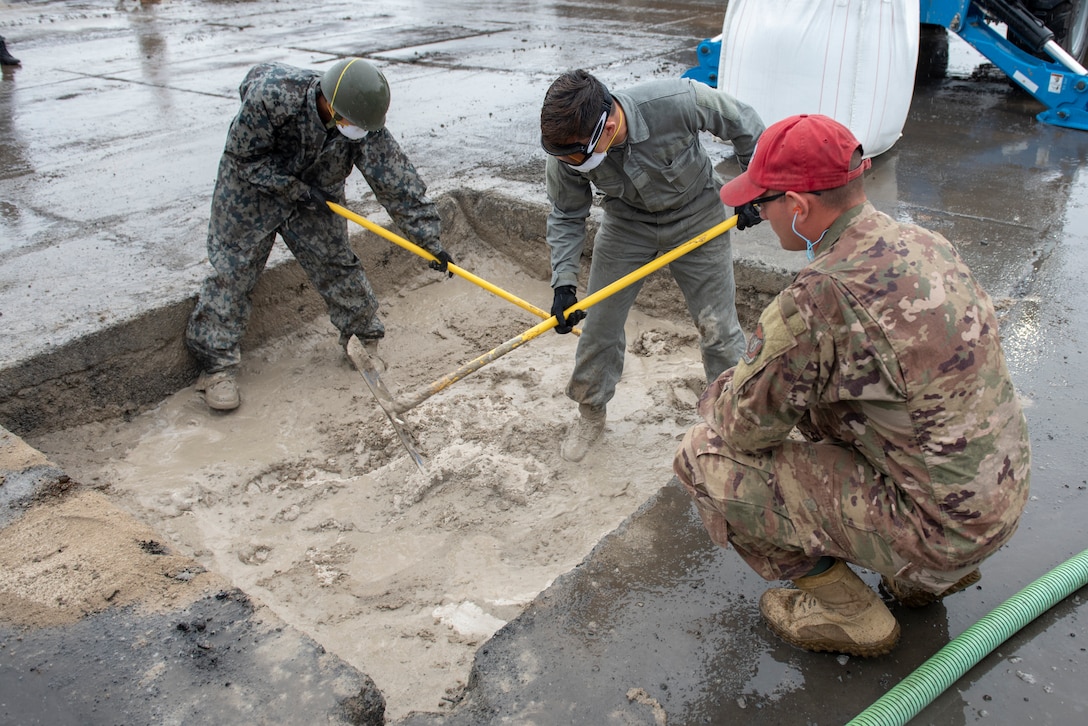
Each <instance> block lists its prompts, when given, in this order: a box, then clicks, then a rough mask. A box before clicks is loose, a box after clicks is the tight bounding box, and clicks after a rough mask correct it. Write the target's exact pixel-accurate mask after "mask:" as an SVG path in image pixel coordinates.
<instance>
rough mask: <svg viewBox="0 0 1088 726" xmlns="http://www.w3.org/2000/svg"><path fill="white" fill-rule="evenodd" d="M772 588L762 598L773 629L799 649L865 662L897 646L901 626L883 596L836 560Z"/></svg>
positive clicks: (762, 605)
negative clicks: (786, 585) (789, 584)
mask: <svg viewBox="0 0 1088 726" xmlns="http://www.w3.org/2000/svg"><path fill="white" fill-rule="evenodd" d="M793 584H794V585H796V586H797V588H798V589H795V590H791V589H786V588H773V589H771V590H768V591H767V592H765V593H763V597H761V598H760V599H759V611H760V612H761V613H762V614H763V618H764V619H765V620H766V621H767V624H768V625H769V626H770V628H771V630H773V631H774V632H775V634H776V635H778V637H780V638H782V639H783V640H785V641H786V642H787V643H790V644H792V645H796V646H797V647H798V648H804V649H805V650H814V651H828V652H831V653H846V654H847V655H855V656H859V657H863V658H867V657H870V656H875V655H884V654H885V653H888V652H890V651H891V650H892V648H894V647H895V646H896V643H898V642H899V623H897V622H896V621H895V616H894V615H892V614H891V611H890V610H888V608H887V606H885V605H884V603H883V602H882V601H881V599H880V597H879V596H878V595H877V594H876V593H875V592H873V590H872V589H871V588H870V587H869V586H868V585H866V584H865V582H864V581H863V580H862V579H861V578H860V577H858V576H857V574H855V573H854V571H853V570H851V569H850V568H849V567H847V565H846V563H845V562H843V561H842V560H837V561H836V562H835V564H834V565H832V566H831V568H830V569H828V570H827V571H826V572H821V573H820V574H818V575H810V576H807V577H801V578H798V579H797V580H795V581H794V583H793Z"/></svg>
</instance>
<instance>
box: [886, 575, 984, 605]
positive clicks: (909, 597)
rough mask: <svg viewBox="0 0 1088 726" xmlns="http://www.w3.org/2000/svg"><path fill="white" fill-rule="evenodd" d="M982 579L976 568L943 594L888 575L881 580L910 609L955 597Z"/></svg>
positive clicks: (889, 591) (893, 595)
mask: <svg viewBox="0 0 1088 726" xmlns="http://www.w3.org/2000/svg"><path fill="white" fill-rule="evenodd" d="M981 579H982V573H981V572H979V571H978V569H977V568H976V569H974V570H971V571H970V572H968V573H967V574H966V575H964V576H963V577H961V578H960V579H959V580H957V581H956V584H954V585H952V586H951V587H949V588H948V589H947V590H945V591H944V592H941V593H934V592H930V591H929V590H923V589H922V588H920V587H918V586H917V585H915V584H914V583H912V582H907V581H906V580H896V579H895V578H892V577H888V576H887V575H884V576H883V577H882V578H881V584H882V585H884V589H885V590H887V591H888V593H889V594H890V595H891V596H892V597H894V598H895V599H896V600H898V601H899V603H900V604H901V605H905V606H906V607H908V608H924V607H925V606H926V605H932V604H933V603H935V602H937V601H938V600H943V599H944V598H946V597H948V596H949V595H953V594H955V593H957V592H959V591H961V590H966V589H967V588H969V587H971V585H974V584H975V583H976V582H978V581H979V580H981Z"/></svg>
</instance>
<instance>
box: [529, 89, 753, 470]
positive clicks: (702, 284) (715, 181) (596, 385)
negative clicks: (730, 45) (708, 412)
mask: <svg viewBox="0 0 1088 726" xmlns="http://www.w3.org/2000/svg"><path fill="white" fill-rule="evenodd" d="M702 131H707V132H710V133H711V134H713V135H715V136H717V137H718V138H720V139H722V140H723V141H730V142H732V144H733V148H734V149H735V150H736V156H737V160H738V161H739V162H740V164H741V166H742V167H745V166H747V164H748V160H749V159H750V158H751V156H752V152H753V150H754V149H755V145H756V139H757V138H758V137H759V135H760V133H762V132H763V122H762V121H761V120H760V118H759V115H758V114H757V113H756V112H755V110H753V109H752V108H751V107H750V106H748V105H746V104H744V103H741V102H740V101H738V100H736V99H735V98H733V97H732V96H729V95H727V94H726V93H724V92H722V91H716V90H714V89H713V88H711V87H709V86H707V85H705V84H702V83H698V82H693V81H689V80H686V79H669V80H660V81H651V82H649V83H642V84H639V85H637V86H633V87H631V88H629V89H627V90H625V91H622V92H619V91H617V92H616V93H610V92H609V91H608V89H607V88H605V85H604V84H603V83H601V82H600V81H599V80H597V79H596V78H594V77H593V76H592V75H590V74H589V73H587V72H585V71H582V70H578V71H570V72H568V73H564V74H563V75H561V76H560V77H559V78H558V79H556V80H555V81H554V82H553V83H552V85H551V87H550V88H549V89H548V93H547V95H546V96H545V98H544V105H543V108H542V109H541V112H540V133H541V144H542V145H543V147H544V150H545V151H546V152H547V153H548V154H549V156H548V160H547V167H546V169H547V171H546V180H547V189H548V199H549V200H550V201H551V204H552V208H551V213H550V214H549V215H548V231H547V235H548V245H549V247H550V248H551V263H552V280H551V283H552V288H553V291H554V300H553V303H552V311H551V312H552V314H553V315H555V316H556V317H557V318H558V320H559V324H558V325H557V326H556V331H557V332H559V333H569V332H570V331H571V327H572V326H573V325H574V324H575V323H577V322H578V321H579V320H581V319H582V317H585V321H586V323H585V328H584V330H583V334H582V337H581V339H580V340H579V341H578V351H577V353H576V356H575V361H574V371H573V373H572V374H571V378H570V382H569V383H568V384H567V396H568V397H570V398H571V399H573V400H574V401H577V402H578V404H579V407H578V408H579V413H580V416H579V418H578V420H577V421H576V422H575V423H574V425H573V426H572V427H571V428H570V430H569V431H568V433H567V436H566V439H565V440H564V442H563V445H562V448H561V454H562V456H563V458H564V459H567V460H568V461H580V460H581V459H582V458H583V457H584V456H585V455H586V453H587V452H588V450H589V447H590V446H591V445H592V444H593V442H594V441H596V439H597V437H599V436H600V435H601V432H602V431H603V430H604V423H605V405H606V404H607V403H608V401H609V400H611V398H612V396H613V395H614V394H615V392H616V383H617V382H618V381H619V378H620V374H621V373H622V372H623V356H624V348H625V347H626V338H625V336H624V331H623V326H624V323H625V321H626V320H627V313H628V311H629V310H630V309H631V305H632V304H633V303H634V302H635V297H636V296H637V295H638V291H639V289H640V287H641V285H640V284H639V283H635V284H634V285H630V286H628V287H626V288H624V289H623V290H620V291H619V292H617V293H615V294H613V295H611V296H609V297H607V298H605V299H604V300H602V301H601V302H599V303H597V305H595V306H594V307H592V308H590V310H589V311H588V313H583V312H581V311H578V312H575V313H572V314H571V315H570V316H569V317H565V316H564V314H563V313H564V311H565V310H567V309H568V308H569V307H570V306H571V305H573V304H574V303H575V302H577V297H576V295H575V290H576V286H577V284H578V272H579V258H580V257H581V254H582V248H583V246H584V245H585V239H586V218H587V217H588V216H589V210H590V207H591V206H592V204H593V191H592V189H591V186H590V185H591V184H592V185H593V186H595V187H596V188H597V189H598V190H599V191H600V192H601V193H602V194H603V195H604V200H603V201H602V202H601V207H602V208H603V210H604V217H603V219H602V221H601V226H600V229H599V230H598V231H597V235H596V237H595V239H594V243H593V260H592V263H591V265H590V271H589V285H588V288H587V292H589V293H593V292H596V291H597V290H600V289H601V288H603V287H605V286H607V285H608V284H610V283H612V282H614V281H616V280H618V279H620V278H621V277H623V276H624V275H626V274H628V273H630V272H634V271H635V270H636V269H637V268H639V267H641V266H642V265H644V264H646V263H647V262H650V261H651V260H653V259H654V258H655V257H657V256H658V255H661V254H663V253H665V252H668V251H669V250H671V249H672V248H674V247H677V246H679V245H680V244H683V243H684V242H686V241H688V240H689V239H691V238H693V237H696V236H698V235H699V234H700V233H702V232H705V231H706V230H708V229H710V228H711V227H714V226H715V225H717V224H719V223H721V222H724V221H725V220H726V219H727V218H728V215H727V214H726V211H725V208H724V207H722V204H721V201H720V200H719V198H718V189H719V188H720V187H721V180H720V179H719V178H718V176H717V174H715V173H714V162H713V161H712V160H711V159H710V156H709V154H707V152H706V150H705V149H704V148H703V145H702V142H701V141H700V139H699V134H700V132H702ZM741 228H742V229H743V226H741ZM669 270H670V272H672V276H673V278H674V279H675V280H676V282H677V284H678V285H679V286H680V290H681V291H682V292H683V293H684V299H685V300H686V301H687V306H688V311H689V312H690V313H691V317H692V320H694V322H695V325H696V327H697V328H698V330H699V336H700V339H701V340H700V345H701V348H702V358H703V370H704V372H705V373H706V380H707V382H708V383H709V382H710V381H713V380H714V379H715V378H717V377H718V374H720V373H721V372H722V371H724V370H726V369H727V368H731V367H732V366H733V365H734V364H735V363H736V362H737V359H738V358H739V357H740V355H741V353H743V352H744V346H745V338H744V333H743V332H742V331H741V328H740V323H739V322H738V320H737V309H736V305H735V301H734V294H735V284H734V281H733V258H732V252H731V250H730V245H729V240H728V237H726V236H724V235H723V236H721V237H718V238H717V239H714V240H711V241H709V242H707V243H705V244H704V245H702V246H701V247H698V248H697V249H695V250H693V251H691V252H689V253H688V254H686V255H684V256H683V257H680V258H678V259H676V260H674V261H673V262H672V263H671V264H670V265H669Z"/></svg>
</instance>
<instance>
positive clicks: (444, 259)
mask: <svg viewBox="0 0 1088 726" xmlns="http://www.w3.org/2000/svg"><path fill="white" fill-rule="evenodd" d="M433 254H434V256H435V257H437V258H438V259H437V260H431V269H432V270H438V271H439V272H445V273H446V274H447V275H449V276H450V277H453V273H452V272H450V263H451V262H453V264H455V265H456V264H457V263H456V262H454V260H453V258H452V257H450V253H449V252H446V251H445V250H442V251H441V252H435V253H433Z"/></svg>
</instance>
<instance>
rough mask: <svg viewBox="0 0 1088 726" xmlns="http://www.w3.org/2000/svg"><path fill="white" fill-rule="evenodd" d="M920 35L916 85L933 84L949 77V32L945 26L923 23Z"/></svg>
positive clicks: (915, 77) (915, 73) (920, 27)
mask: <svg viewBox="0 0 1088 726" xmlns="http://www.w3.org/2000/svg"><path fill="white" fill-rule="evenodd" d="M918 30H919V33H918V66H917V68H916V69H915V71H914V82H915V83H923V84H924V83H932V82H935V81H940V80H942V79H944V77H945V76H946V75H948V31H947V30H946V29H945V27H944V26H943V25H931V24H929V23H922V24H921V26H919V29H918Z"/></svg>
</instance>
